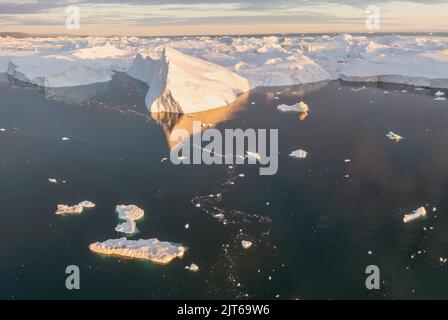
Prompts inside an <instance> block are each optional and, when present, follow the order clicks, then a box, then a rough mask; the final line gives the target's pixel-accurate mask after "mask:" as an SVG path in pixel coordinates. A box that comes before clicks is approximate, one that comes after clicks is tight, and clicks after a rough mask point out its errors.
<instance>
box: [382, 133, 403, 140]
mask: <svg viewBox="0 0 448 320" xmlns="http://www.w3.org/2000/svg"><path fill="white" fill-rule="evenodd" d="M386 137H388V138H389V139H390V140H394V141H395V142H399V141H400V140H402V139H403V137H402V136H399V135H398V134H396V133H394V132H392V131H389V133H387V134H386Z"/></svg>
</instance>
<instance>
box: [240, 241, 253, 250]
mask: <svg viewBox="0 0 448 320" xmlns="http://www.w3.org/2000/svg"><path fill="white" fill-rule="evenodd" d="M241 245H242V246H243V248H244V249H249V248H250V247H252V241H248V240H243V241H241Z"/></svg>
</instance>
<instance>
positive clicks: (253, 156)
mask: <svg viewBox="0 0 448 320" xmlns="http://www.w3.org/2000/svg"><path fill="white" fill-rule="evenodd" d="M246 153H247V157H248V158H249V159H251V160H255V161H260V159H261V156H260V155H259V154H258V153H257V152H252V151H246Z"/></svg>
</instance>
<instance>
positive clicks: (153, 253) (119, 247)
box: [89, 238, 185, 264]
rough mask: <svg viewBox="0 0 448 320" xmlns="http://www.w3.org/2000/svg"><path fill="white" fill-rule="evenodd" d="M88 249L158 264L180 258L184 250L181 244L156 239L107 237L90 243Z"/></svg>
mask: <svg viewBox="0 0 448 320" xmlns="http://www.w3.org/2000/svg"><path fill="white" fill-rule="evenodd" d="M89 249H90V250H91V251H93V252H95V253H100V254H104V255H113V256H120V257H127V258H135V259H143V260H148V261H152V262H154V263H159V264H167V263H170V262H171V261H172V260H173V259H175V258H182V257H183V255H184V252H185V247H183V246H182V245H177V244H172V243H170V242H165V241H159V240H158V239H139V240H128V239H126V238H120V239H109V240H106V241H104V242H95V243H92V244H90V245H89Z"/></svg>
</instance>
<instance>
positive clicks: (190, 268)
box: [185, 263, 199, 272]
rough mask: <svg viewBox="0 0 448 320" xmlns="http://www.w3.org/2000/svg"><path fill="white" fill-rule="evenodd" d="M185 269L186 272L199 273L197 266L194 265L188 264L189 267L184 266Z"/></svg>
mask: <svg viewBox="0 0 448 320" xmlns="http://www.w3.org/2000/svg"><path fill="white" fill-rule="evenodd" d="M185 269H186V270H190V271H192V272H198V271H199V267H198V265H196V264H194V263H192V264H190V265H189V266H186V267H185Z"/></svg>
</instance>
